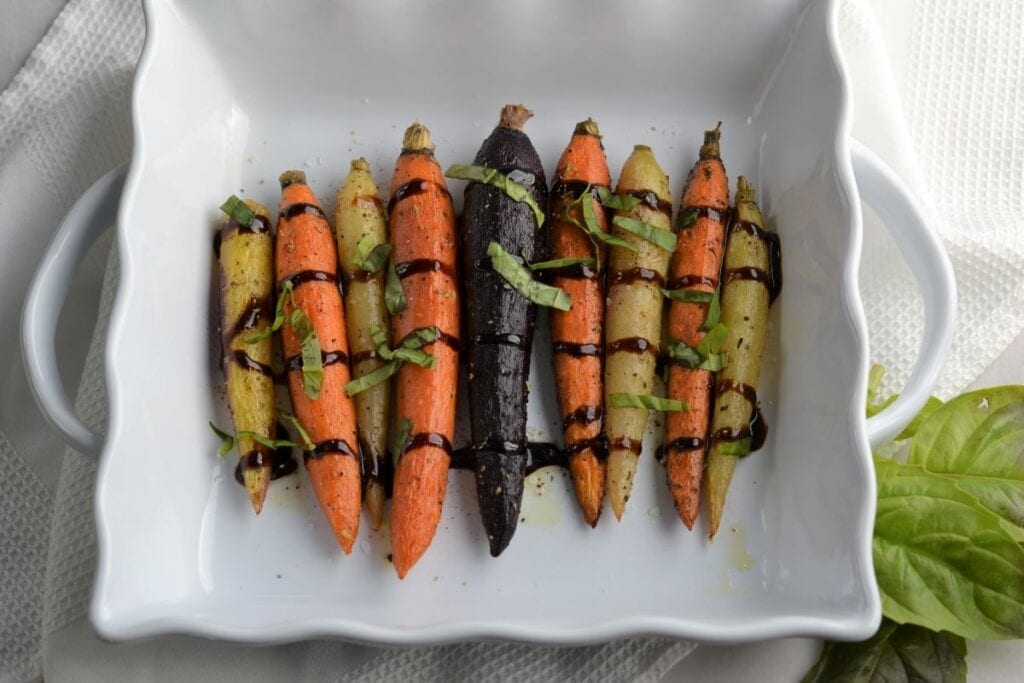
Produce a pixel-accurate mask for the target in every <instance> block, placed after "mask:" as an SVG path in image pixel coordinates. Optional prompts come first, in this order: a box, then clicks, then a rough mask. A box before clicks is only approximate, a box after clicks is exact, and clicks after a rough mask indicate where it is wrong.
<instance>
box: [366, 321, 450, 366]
mask: <svg viewBox="0 0 1024 683" xmlns="http://www.w3.org/2000/svg"><path fill="white" fill-rule="evenodd" d="M439 336H441V332H440V331H439V330H438V329H437V328H436V327H419V328H417V329H415V330H413V331H412V332H410V333H409V334H407V335H406V336H405V338H404V339H402V341H401V343H400V344H399V345H398V347H397V348H395V349H392V348H390V347H389V346H388V337H387V334H385V332H384V330H382V329H381V328H380V327H378V326H377V325H374V326H373V327H371V328H370V338H371V339H372V340H373V344H374V346H375V347H376V349H377V355H379V356H380V357H381V358H383V359H384V360H398V361H408V362H410V363H414V364H415V365H418V366H420V367H421V368H432V367H434V363H435V362H436V359H435V358H434V356H433V354H430V353H427V352H426V351H421V350H420V349H422V348H423V347H424V346H426V345H427V344H431V343H433V342H435V341H437V338H438V337H439Z"/></svg>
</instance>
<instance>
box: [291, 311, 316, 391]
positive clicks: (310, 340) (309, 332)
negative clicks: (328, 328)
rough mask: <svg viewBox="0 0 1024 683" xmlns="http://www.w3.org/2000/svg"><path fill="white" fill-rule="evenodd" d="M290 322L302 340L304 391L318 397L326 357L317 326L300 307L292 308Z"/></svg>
mask: <svg viewBox="0 0 1024 683" xmlns="http://www.w3.org/2000/svg"><path fill="white" fill-rule="evenodd" d="M293 305H294V302H293ZM288 323H289V324H290V325H291V326H292V329H293V330H295V334H297V335H299V338H300V339H301V340H302V342H301V349H300V350H301V354H302V391H303V392H305V394H306V396H308V397H309V398H311V399H314V400H315V399H318V398H320V390H321V388H322V387H323V383H324V359H323V355H322V354H321V350H320V339H319V338H318V337H317V335H316V328H314V327H313V323H312V322H310V320H309V316H307V315H306V313H305V312H304V311H303V310H302V309H301V308H298V307H296V308H294V309H292V313H291V315H290V316H289V317H288Z"/></svg>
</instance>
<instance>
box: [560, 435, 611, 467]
mask: <svg viewBox="0 0 1024 683" xmlns="http://www.w3.org/2000/svg"><path fill="white" fill-rule="evenodd" d="M587 450H592V451H593V452H594V457H596V458H597V459H598V460H602V461H603V460H606V459H607V458H608V442H607V441H606V440H605V436H604V434H598V435H597V436H594V437H591V438H589V439H580V440H579V441H573V442H572V443H571V444H568V445H567V446H566V447H565V457H566V459H568V458H572V457H574V456H577V455H579V454H580V453H582V452H583V451H587Z"/></svg>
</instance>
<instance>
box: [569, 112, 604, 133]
mask: <svg viewBox="0 0 1024 683" xmlns="http://www.w3.org/2000/svg"><path fill="white" fill-rule="evenodd" d="M572 133H573V135H590V136H591V137H595V138H600V137H601V131H600V130H598V128H597V121H595V120H594V119H592V118H590V117H589V116H588V117H587V120H586V121H580V122H579V123H577V124H576V128H575V130H573V132H572Z"/></svg>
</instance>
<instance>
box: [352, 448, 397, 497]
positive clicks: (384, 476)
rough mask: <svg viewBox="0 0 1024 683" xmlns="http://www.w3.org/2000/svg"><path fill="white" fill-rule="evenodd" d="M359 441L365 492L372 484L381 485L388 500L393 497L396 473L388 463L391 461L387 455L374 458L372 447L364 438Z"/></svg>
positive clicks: (360, 470)
mask: <svg viewBox="0 0 1024 683" xmlns="http://www.w3.org/2000/svg"><path fill="white" fill-rule="evenodd" d="M358 439H359V472H360V474H361V475H362V479H363V492H364V493H365V492H366V487H367V485H368V484H370V483H371V482H376V483H379V484H380V485H381V486H383V487H384V496H385V497H387V498H390V497H391V489H392V488H393V486H392V485H393V483H394V473H393V472H392V471H391V467H389V466H388V463H389V462H390V461H391V459H390V458H389V457H388V455H387V454H381V455H380V456H379V457H376V458H375V457H373V456H372V455H371V453H370V446H369V444H367V443H366V441H364V440H363V437H361V436H360V437H358Z"/></svg>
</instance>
